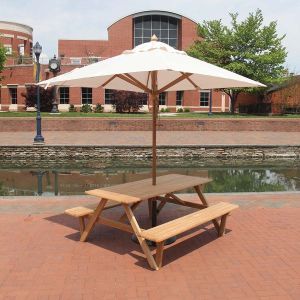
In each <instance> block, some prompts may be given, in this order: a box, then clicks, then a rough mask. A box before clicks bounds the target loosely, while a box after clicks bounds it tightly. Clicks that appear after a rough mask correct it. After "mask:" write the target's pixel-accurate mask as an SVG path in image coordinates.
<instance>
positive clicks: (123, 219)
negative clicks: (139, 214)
mask: <svg viewBox="0 0 300 300" xmlns="http://www.w3.org/2000/svg"><path fill="white" fill-rule="evenodd" d="M140 204H141V202H136V203H133V204H132V205H131V206H130V208H131V210H132V211H134V210H135V209H136V208H137V207H138V206H139V205H140ZM126 219H127V215H126V212H125V213H124V214H123V215H122V216H121V217H120V219H119V221H120V222H124V221H125V220H126Z"/></svg>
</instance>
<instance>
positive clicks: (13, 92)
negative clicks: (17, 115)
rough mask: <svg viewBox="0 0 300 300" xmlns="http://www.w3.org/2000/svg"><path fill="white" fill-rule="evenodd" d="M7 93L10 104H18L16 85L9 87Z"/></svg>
mask: <svg viewBox="0 0 300 300" xmlns="http://www.w3.org/2000/svg"><path fill="white" fill-rule="evenodd" d="M9 95H10V101H11V104H18V91H17V88H16V87H10V88H9Z"/></svg>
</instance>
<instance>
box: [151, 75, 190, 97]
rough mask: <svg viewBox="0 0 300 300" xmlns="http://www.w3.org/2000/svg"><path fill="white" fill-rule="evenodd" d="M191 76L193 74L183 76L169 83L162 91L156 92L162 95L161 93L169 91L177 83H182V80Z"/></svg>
mask: <svg viewBox="0 0 300 300" xmlns="http://www.w3.org/2000/svg"><path fill="white" fill-rule="evenodd" d="M191 75H192V73H184V74H182V75H181V76H179V77H178V78H177V79H175V80H173V81H171V82H169V83H168V84H166V85H165V86H164V87H162V88H161V89H159V90H158V91H156V93H157V94H160V93H162V92H164V91H165V90H166V89H168V88H169V87H171V86H173V85H175V84H176V83H178V82H180V81H182V80H185V79H188V78H189V77H190V76H191Z"/></svg>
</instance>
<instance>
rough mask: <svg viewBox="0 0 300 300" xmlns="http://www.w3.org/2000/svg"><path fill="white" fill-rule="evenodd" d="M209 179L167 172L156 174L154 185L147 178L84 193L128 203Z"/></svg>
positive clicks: (199, 183) (196, 184)
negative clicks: (167, 173)
mask: <svg viewBox="0 0 300 300" xmlns="http://www.w3.org/2000/svg"><path fill="white" fill-rule="evenodd" d="M210 181H212V179H210V178H204V177H195V176H187V175H180V174H169V175H163V176H158V177H157V182H156V185H152V179H151V178H148V179H144V180H139V181H134V182H128V183H123V184H119V185H115V186H110V187H107V188H103V189H95V190H89V191H86V192H85V193H86V194H88V195H92V196H96V197H101V198H104V199H108V200H114V201H117V202H120V203H125V204H130V203H135V202H139V201H142V200H146V199H150V198H153V197H156V196H159V195H163V194H167V193H173V192H177V191H180V190H183V189H186V188H189V187H193V186H198V185H201V184H205V183H208V182H210Z"/></svg>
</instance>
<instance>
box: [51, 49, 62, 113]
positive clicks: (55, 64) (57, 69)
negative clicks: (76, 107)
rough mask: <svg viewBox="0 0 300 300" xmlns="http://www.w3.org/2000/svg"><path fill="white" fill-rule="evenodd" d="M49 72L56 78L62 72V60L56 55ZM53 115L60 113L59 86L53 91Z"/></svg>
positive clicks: (52, 59)
mask: <svg viewBox="0 0 300 300" xmlns="http://www.w3.org/2000/svg"><path fill="white" fill-rule="evenodd" d="M49 70H50V72H52V73H53V77H56V75H57V73H58V72H60V60H59V59H57V58H56V55H54V56H53V58H51V59H50V60H49ZM51 113H52V114H57V113H59V110H58V104H57V86H54V89H53V102H52V110H51Z"/></svg>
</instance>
